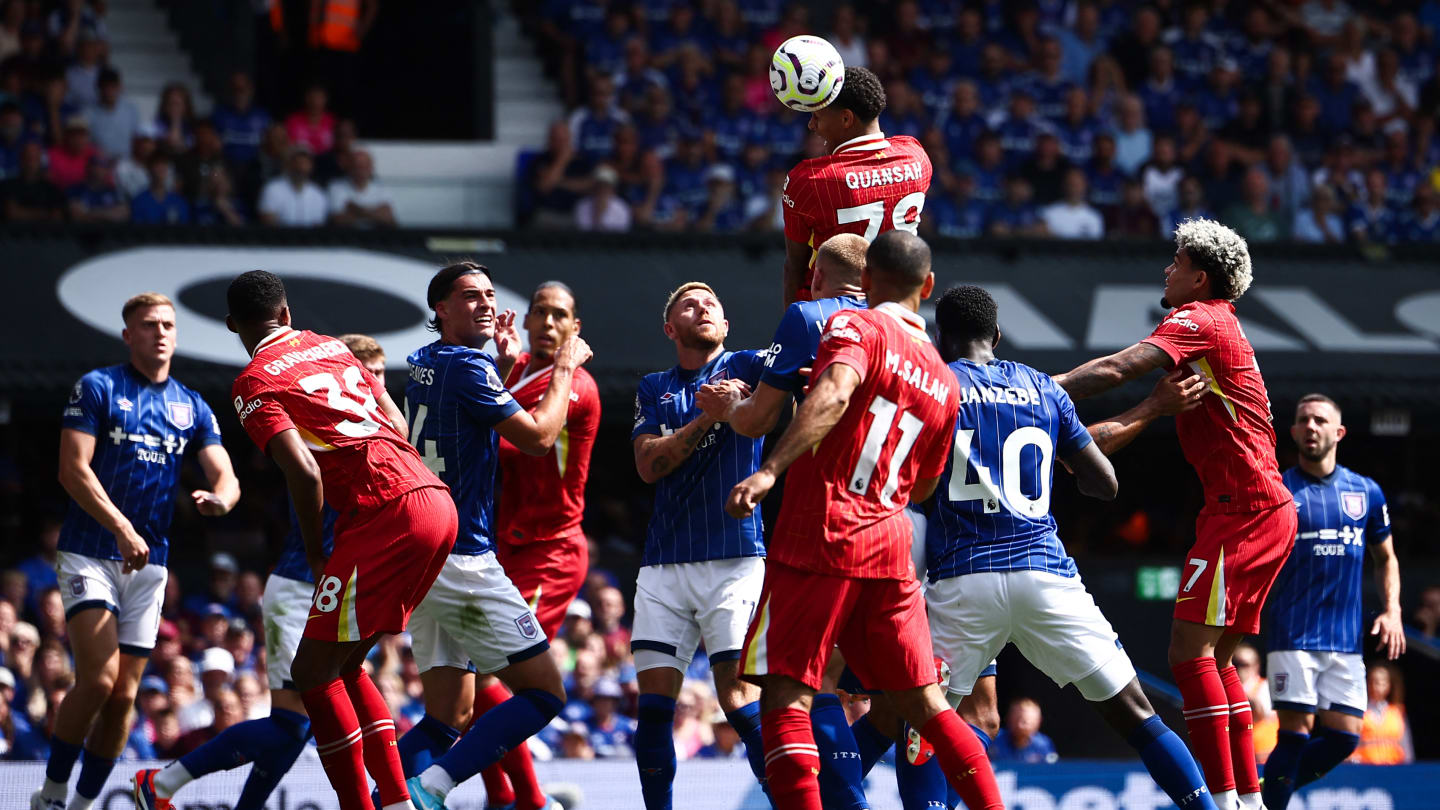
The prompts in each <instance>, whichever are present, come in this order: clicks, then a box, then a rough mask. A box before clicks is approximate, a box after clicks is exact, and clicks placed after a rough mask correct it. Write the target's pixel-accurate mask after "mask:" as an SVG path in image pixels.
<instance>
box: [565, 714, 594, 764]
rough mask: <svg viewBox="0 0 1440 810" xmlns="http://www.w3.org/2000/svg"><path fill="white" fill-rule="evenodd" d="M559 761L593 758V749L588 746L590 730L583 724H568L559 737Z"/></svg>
mask: <svg viewBox="0 0 1440 810" xmlns="http://www.w3.org/2000/svg"><path fill="white" fill-rule="evenodd" d="M558 756H559V757H560V758H561V759H579V760H589V759H594V758H595V749H594V748H592V747H591V746H590V729H588V728H586V727H585V724H584V723H579V722H576V723H570V724H568V725H567V726H566V727H565V731H564V732H563V733H562V735H561V737H560V745H559V754H558Z"/></svg>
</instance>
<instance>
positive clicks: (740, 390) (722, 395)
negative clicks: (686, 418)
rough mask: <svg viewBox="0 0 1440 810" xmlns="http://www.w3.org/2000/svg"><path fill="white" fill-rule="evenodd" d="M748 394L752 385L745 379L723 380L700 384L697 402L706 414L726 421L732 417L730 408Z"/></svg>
mask: <svg viewBox="0 0 1440 810" xmlns="http://www.w3.org/2000/svg"><path fill="white" fill-rule="evenodd" d="M748 396H750V386H748V385H746V384H745V381H744V380H721V381H720V382H714V383H706V384H705V385H702V386H700V390H699V391H696V392H695V404H696V405H699V406H700V410H702V411H704V412H705V415H706V416H708V417H710V418H711V419H714V420H715V421H716V422H724V421H727V420H728V419H729V418H730V409H731V408H732V407H734V406H735V404H736V403H738V402H740V401H741V400H743V399H745V398H746V397H748Z"/></svg>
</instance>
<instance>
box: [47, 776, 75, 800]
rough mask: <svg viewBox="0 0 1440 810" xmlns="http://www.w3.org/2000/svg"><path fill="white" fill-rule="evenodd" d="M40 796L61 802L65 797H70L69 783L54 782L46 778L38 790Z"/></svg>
mask: <svg viewBox="0 0 1440 810" xmlns="http://www.w3.org/2000/svg"><path fill="white" fill-rule="evenodd" d="M40 795H41V796H43V797H45V798H47V799H59V800H60V801H62V802H63V801H65V797H66V796H68V795H70V783H69V782H55V781H52V780H50V779H49V778H46V780H45V784H44V785H43V786H41V788H40Z"/></svg>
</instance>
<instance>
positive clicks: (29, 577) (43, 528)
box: [14, 516, 61, 611]
mask: <svg viewBox="0 0 1440 810" xmlns="http://www.w3.org/2000/svg"><path fill="white" fill-rule="evenodd" d="M60 526H61V521H60V520H59V519H58V518H56V517H53V516H47V517H46V518H45V519H44V520H42V521H41V523H40V533H39V536H38V537H37V540H38V543H37V545H38V546H39V548H38V549H37V551H36V552H35V554H34V555H33V556H30V557H26V558H25V559H23V560H21V561H20V562H19V563H17V564H16V565H15V568H16V570H18V571H20V572H21V573H23V574H24V575H25V580H26V583H27V588H28V592H29V595H30V597H31V598H29V599H22V600H20V601H17V602H15V603H14V604H15V606H16V607H17V608H19V609H20V610H21V611H33V610H34V609H35V601H34V596H35V594H38V593H39V592H40V591H42V590H44V589H45V588H53V587H56V586H57V585H59V584H60V578H59V577H58V576H57V575H56V573H55V563H56V561H57V560H58V559H59V553H58V550H59V548H60Z"/></svg>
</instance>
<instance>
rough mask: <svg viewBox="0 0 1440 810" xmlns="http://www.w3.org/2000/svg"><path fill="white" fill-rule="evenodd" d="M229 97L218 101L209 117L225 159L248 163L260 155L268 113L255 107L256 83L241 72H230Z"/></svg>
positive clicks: (233, 162) (240, 163)
mask: <svg viewBox="0 0 1440 810" xmlns="http://www.w3.org/2000/svg"><path fill="white" fill-rule="evenodd" d="M229 89H230V99H229V102H228V103H224V104H219V105H216V107H215V112H214V113H212V114H211V117H210V120H212V121H214V122H215V129H216V130H217V131H218V132H219V133H220V142H221V143H222V144H223V145H224V150H225V158H226V160H229V161H230V162H231V163H232V164H236V165H241V166H248V165H250V164H253V163H255V162H256V161H257V160H258V159H259V157H260V142H261V140H263V139H264V137H265V130H266V129H267V128H269V126H270V114H269V113H268V112H266V111H265V110H263V109H261V108H260V107H257V106H255V83H254V82H253V81H252V80H251V79H250V76H249V75H248V74H246V73H244V72H242V71H238V70H237V71H235V72H234V73H232V74H230V88H229Z"/></svg>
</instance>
